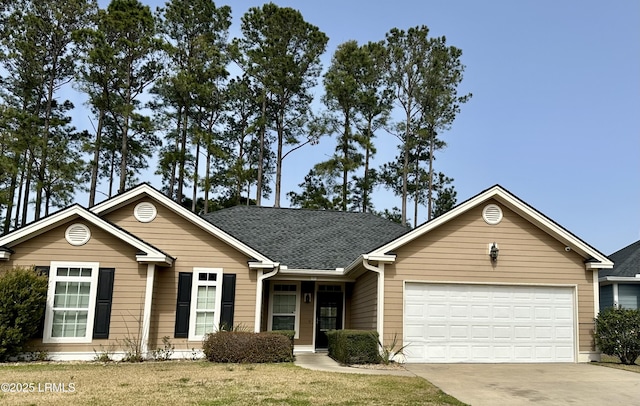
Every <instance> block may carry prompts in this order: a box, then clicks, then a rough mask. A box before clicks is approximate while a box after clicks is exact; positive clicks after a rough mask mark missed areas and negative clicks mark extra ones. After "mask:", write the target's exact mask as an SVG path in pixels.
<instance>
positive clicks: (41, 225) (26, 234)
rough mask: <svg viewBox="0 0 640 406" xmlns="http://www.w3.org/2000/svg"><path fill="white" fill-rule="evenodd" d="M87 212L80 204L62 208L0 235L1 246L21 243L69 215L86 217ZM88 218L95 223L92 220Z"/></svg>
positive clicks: (64, 219) (52, 226)
mask: <svg viewBox="0 0 640 406" xmlns="http://www.w3.org/2000/svg"><path fill="white" fill-rule="evenodd" d="M86 213H87V212H86V210H84V209H83V208H82V207H80V205H77V204H75V205H73V206H71V207H67V208H66V209H63V210H60V211H59V212H56V213H53V214H51V215H49V216H48V217H45V218H43V219H42V220H39V221H35V222H33V223H31V224H28V225H26V226H24V227H22V228H19V229H17V230H15V231H13V232H11V233H9V234H7V235H5V236H3V237H0V246H7V247H8V246H10V245H15V244H19V243H21V242H22V241H25V240H28V239H29V238H31V237H33V236H34V234H35V235H37V234H40V233H44V232H45V231H48V230H50V229H52V228H54V227H56V226H57V225H58V224H59V223H62V222H63V221H66V220H67V219H68V218H69V217H72V216H74V215H78V216H81V217H86ZM87 220H88V221H89V222H91V223H93V221H92V220H90V219H87ZM36 232H37V234H36Z"/></svg>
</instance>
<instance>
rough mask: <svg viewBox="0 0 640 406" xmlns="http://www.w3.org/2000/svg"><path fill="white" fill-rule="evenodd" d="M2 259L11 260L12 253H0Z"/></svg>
mask: <svg viewBox="0 0 640 406" xmlns="http://www.w3.org/2000/svg"><path fill="white" fill-rule="evenodd" d="M0 259H1V260H7V259H11V253H10V252H9V251H0Z"/></svg>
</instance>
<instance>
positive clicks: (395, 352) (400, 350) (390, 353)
mask: <svg viewBox="0 0 640 406" xmlns="http://www.w3.org/2000/svg"><path fill="white" fill-rule="evenodd" d="M376 337H377V336H376ZM378 345H379V346H380V361H381V362H382V363H383V364H385V365H389V364H390V363H391V362H392V361H394V360H395V359H396V357H398V356H404V349H405V348H407V345H408V344H405V345H403V346H401V347H398V334H397V333H394V334H393V339H392V340H391V342H390V343H389V344H387V345H384V344H383V343H382V341H381V340H380V339H378Z"/></svg>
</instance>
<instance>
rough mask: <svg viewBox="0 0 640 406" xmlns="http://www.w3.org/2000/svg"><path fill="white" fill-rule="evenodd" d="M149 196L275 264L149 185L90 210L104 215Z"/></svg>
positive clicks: (247, 252) (250, 254)
mask: <svg viewBox="0 0 640 406" xmlns="http://www.w3.org/2000/svg"><path fill="white" fill-rule="evenodd" d="M144 194H147V195H148V196H150V197H151V198H153V199H155V200H157V201H158V202H159V203H161V204H162V205H163V206H165V207H166V208H168V209H169V210H171V211H173V212H174V213H176V214H178V215H180V216H182V217H184V218H185V219H187V220H189V221H191V222H192V223H194V224H195V225H197V226H199V227H200V228H202V229H203V230H205V231H207V232H209V233H210V234H213V235H214V236H216V237H217V238H219V239H220V240H222V241H224V242H225V243H227V244H229V245H231V246H232V247H234V248H236V249H238V250H239V251H240V252H242V253H244V254H246V255H247V256H249V257H251V258H255V259H257V260H259V261H261V262H264V263H266V264H273V263H274V262H273V261H271V260H270V259H269V258H267V257H265V256H264V255H262V254H260V253H259V252H258V251H256V250H254V249H253V248H251V247H249V246H248V245H246V244H244V243H242V242H241V241H240V240H237V239H236V238H234V237H232V236H231V235H229V234H227V233H225V232H224V231H222V230H220V229H219V228H218V227H216V226H214V225H213V224H211V223H209V222H208V221H206V220H205V219H203V218H202V217H200V216H198V215H197V214H195V213H192V212H191V211H189V210H187V209H185V208H184V207H182V206H180V205H179V204H177V203H176V202H174V201H173V200H171V199H169V198H168V197H167V196H165V195H163V194H162V193H160V192H158V191H157V190H156V189H154V188H153V187H151V186H149V185H148V184H146V183H144V184H141V185H139V186H137V187H135V188H133V189H131V190H129V191H127V192H124V193H122V194H120V195H118V196H115V197H113V198H111V199H109V200H106V201H104V202H102V203H99V204H97V205H95V206H93V207H92V208H90V209H89V210H91V211H92V212H93V213H96V214H103V213H106V212H109V211H110V210H112V209H115V208H118V207H120V206H121V205H124V204H127V203H128V202H130V201H131V200H132V199H134V198H136V197H138V196H141V195H144Z"/></svg>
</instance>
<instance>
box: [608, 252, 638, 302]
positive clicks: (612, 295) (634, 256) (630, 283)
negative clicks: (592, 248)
mask: <svg viewBox="0 0 640 406" xmlns="http://www.w3.org/2000/svg"><path fill="white" fill-rule="evenodd" d="M609 258H610V259H611V260H612V261H613V262H614V263H615V265H614V266H613V268H612V269H603V270H601V271H600V272H599V277H600V278H599V281H600V310H604V309H605V308H607V307H624V308H626V309H640V240H639V241H636V242H634V243H633V244H630V245H628V246H626V247H624V248H623V249H621V250H619V251H616V252H614V253H613V254H611V255H609Z"/></svg>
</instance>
